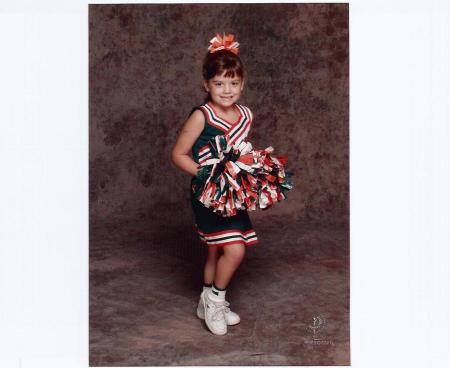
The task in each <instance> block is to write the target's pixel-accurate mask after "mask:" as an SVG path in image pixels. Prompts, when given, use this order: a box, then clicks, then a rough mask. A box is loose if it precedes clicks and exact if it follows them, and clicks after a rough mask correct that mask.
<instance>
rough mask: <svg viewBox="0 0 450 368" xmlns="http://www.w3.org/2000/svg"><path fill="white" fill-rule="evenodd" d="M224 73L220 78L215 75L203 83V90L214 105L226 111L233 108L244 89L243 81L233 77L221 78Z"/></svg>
mask: <svg viewBox="0 0 450 368" xmlns="http://www.w3.org/2000/svg"><path fill="white" fill-rule="evenodd" d="M224 74H225V71H224V72H223V73H222V75H221V76H218V75H216V76H215V77H213V78H211V79H210V80H208V81H205V82H204V86H205V89H206V90H207V91H209V94H210V95H211V100H212V101H213V102H214V104H216V105H218V106H220V107H222V108H223V109H227V108H228V107H231V106H233V104H234V103H235V102H237V100H239V97H240V96H241V92H242V90H243V89H244V80H243V79H242V78H241V77H239V76H237V75H235V76H234V77H226V78H225V77H223V75H224Z"/></svg>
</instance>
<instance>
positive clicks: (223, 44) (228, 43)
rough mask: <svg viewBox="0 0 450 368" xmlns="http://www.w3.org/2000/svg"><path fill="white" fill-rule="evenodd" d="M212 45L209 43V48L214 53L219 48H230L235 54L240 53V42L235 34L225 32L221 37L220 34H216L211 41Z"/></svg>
mask: <svg viewBox="0 0 450 368" xmlns="http://www.w3.org/2000/svg"><path fill="white" fill-rule="evenodd" d="M209 42H210V43H211V45H209V47H208V50H209V52H210V53H214V52H216V51H219V50H224V49H225V50H229V51H231V52H232V53H234V54H236V55H237V54H238V52H239V50H238V47H239V43H238V42H237V41H234V35H232V34H229V35H226V36H225V33H224V34H223V37H220V35H219V34H216V36H215V37H214V38H212V39H211V40H210V41H209Z"/></svg>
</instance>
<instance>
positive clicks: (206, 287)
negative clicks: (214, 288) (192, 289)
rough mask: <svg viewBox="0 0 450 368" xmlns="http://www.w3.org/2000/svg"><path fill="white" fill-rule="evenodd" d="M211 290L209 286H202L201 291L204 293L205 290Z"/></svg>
mask: <svg viewBox="0 0 450 368" xmlns="http://www.w3.org/2000/svg"><path fill="white" fill-rule="evenodd" d="M210 289H211V286H205V285H203V291H205V290H210Z"/></svg>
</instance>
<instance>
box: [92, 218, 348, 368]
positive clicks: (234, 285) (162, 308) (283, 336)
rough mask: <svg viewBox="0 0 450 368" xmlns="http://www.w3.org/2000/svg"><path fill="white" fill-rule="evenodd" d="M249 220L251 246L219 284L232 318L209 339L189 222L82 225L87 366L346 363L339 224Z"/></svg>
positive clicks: (344, 264) (199, 260) (343, 238)
mask: <svg viewBox="0 0 450 368" xmlns="http://www.w3.org/2000/svg"><path fill="white" fill-rule="evenodd" d="M266 220H267V219H266ZM254 226H255V229H256V230H257V234H258V237H259V238H260V240H261V244H260V245H255V246H251V247H248V248H247V252H246V256H245V259H244V262H243V263H242V264H241V266H240V268H239V269H238V271H237V272H236V273H235V275H234V277H233V280H232V281H231V283H230V285H229V287H228V290H227V300H228V301H229V302H230V303H231V308H232V310H233V311H235V312H237V313H238V314H239V315H240V316H241V323H240V324H238V325H236V326H230V327H228V334H227V335H225V336H215V335H213V334H211V333H210V332H209V330H208V329H207V328H206V326H205V324H204V322H203V321H202V320H199V319H198V318H197V317H196V315H195V309H196V307H197V303H198V298H199V295H200V291H201V282H202V264H203V259H204V255H205V253H204V249H203V248H201V247H202V246H201V244H200V243H197V242H196V241H195V240H193V239H195V238H189V234H190V233H191V229H182V230H180V231H178V232H171V233H175V234H176V235H177V238H174V239H170V238H168V237H167V236H162V238H161V237H159V238H158V236H157V235H156V233H154V232H153V231H154V230H152V229H150V226H149V224H148V223H146V222H145V221H142V222H140V223H136V222H135V223H129V224H125V223H124V224H109V225H106V224H91V226H90V288H89V291H90V365H91V366H105V365H107V366H159V365H164V366H168V365H349V364H350V344H349V338H350V337H349V328H350V326H349V236H348V228H347V227H341V228H324V227H318V226H306V225H301V226H298V227H297V228H296V229H293V228H292V226H291V228H288V227H287V226H285V225H284V224H283V222H282V221H281V219H277V218H276V217H274V218H271V221H265V222H264V223H260V222H259V221H254ZM143 229H147V230H143ZM180 237H184V239H185V240H183V241H180V239H183V238H180ZM193 241H194V243H193V244H192V242H193ZM183 242H185V243H186V244H188V245H186V247H185V248H186V249H187V251H184V252H183V251H181V252H180V249H182V247H183ZM154 243H158V244H159V245H158V247H156V246H155V245H154ZM164 243H165V244H169V243H170V244H171V246H169V245H167V247H166V248H163V249H161V245H164Z"/></svg>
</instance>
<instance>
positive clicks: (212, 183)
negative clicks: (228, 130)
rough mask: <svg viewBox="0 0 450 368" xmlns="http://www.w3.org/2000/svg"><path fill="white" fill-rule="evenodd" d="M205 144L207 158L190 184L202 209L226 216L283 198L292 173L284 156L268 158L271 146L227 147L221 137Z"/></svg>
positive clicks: (271, 203) (265, 207) (224, 138)
mask: <svg viewBox="0 0 450 368" xmlns="http://www.w3.org/2000/svg"><path fill="white" fill-rule="evenodd" d="M208 145H209V148H210V151H211V157H210V158H209V159H208V160H206V161H205V162H204V163H203V164H202V168H201V169H200V170H199V171H198V173H197V176H196V177H195V179H194V181H193V183H192V190H193V192H194V194H195V197H196V198H197V199H198V200H199V201H200V202H201V203H203V205H204V206H205V207H208V208H212V209H213V211H214V212H215V213H218V214H221V215H222V216H224V217H229V216H234V215H236V212H237V211H238V210H256V209H257V208H261V209H267V208H270V207H271V206H272V205H273V204H274V203H276V202H279V201H281V200H283V199H285V198H287V195H286V192H287V191H288V190H291V189H292V187H293V184H292V181H291V176H292V175H293V174H292V173H291V172H288V171H286V170H285V164H286V162H287V157H286V156H281V157H275V156H272V153H273V151H274V149H273V148H272V147H267V148H266V149H264V150H256V149H253V147H252V145H251V143H250V142H246V141H242V142H241V143H240V144H239V145H234V146H230V145H228V142H227V139H226V137H225V136H221V135H218V136H216V137H215V138H214V139H212V140H211V141H209V142H208Z"/></svg>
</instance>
